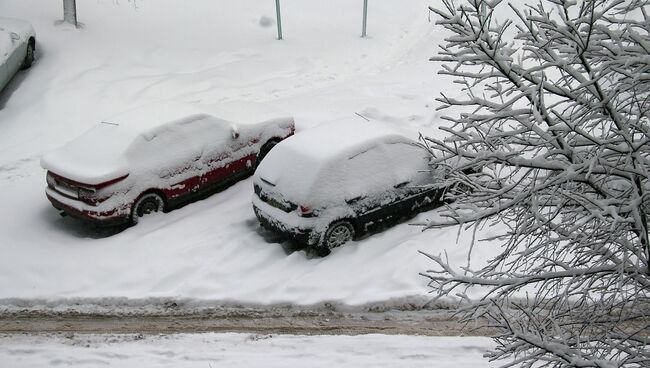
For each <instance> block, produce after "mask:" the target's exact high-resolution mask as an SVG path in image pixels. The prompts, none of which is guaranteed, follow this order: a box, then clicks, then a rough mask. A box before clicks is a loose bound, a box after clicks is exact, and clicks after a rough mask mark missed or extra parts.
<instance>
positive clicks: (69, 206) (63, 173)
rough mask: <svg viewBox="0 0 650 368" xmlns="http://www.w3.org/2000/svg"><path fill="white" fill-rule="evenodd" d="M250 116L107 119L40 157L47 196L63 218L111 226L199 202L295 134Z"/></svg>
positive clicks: (182, 110)
mask: <svg viewBox="0 0 650 368" xmlns="http://www.w3.org/2000/svg"><path fill="white" fill-rule="evenodd" d="M210 111H213V109H211V110H210ZM255 111H256V110H254V109H251V110H250V111H227V110H218V111H216V112H214V115H213V114H212V113H209V112H207V111H206V110H205V109H204V108H197V107H196V106H193V105H185V104H179V103H165V104H160V105H153V106H147V107H144V108H140V109H136V110H133V111H130V112H126V113H123V114H121V115H118V116H115V117H113V118H110V119H107V120H105V121H103V122H100V123H98V124H96V125H95V126H94V127H93V128H91V129H90V130H89V131H87V132H86V133H84V134H83V135H81V136H80V137H78V138H76V139H74V140H73V141H71V142H69V143H68V144H66V145H64V146H63V147H61V148H59V149H57V150H54V151H52V152H49V153H47V154H45V155H44V156H43V157H42V159H41V166H42V167H43V168H44V169H46V170H47V188H46V190H45V192H46V194H47V198H48V199H49V200H50V202H51V203H52V205H53V206H54V207H55V208H57V209H58V210H60V211H62V212H63V213H65V214H68V215H71V216H73V217H78V218H81V219H85V220H90V221H94V222H98V223H103V224H116V223H127V222H137V220H138V218H139V217H141V216H143V215H145V214H148V213H151V212H157V211H169V210H171V209H173V208H176V207H179V206H181V205H183V204H185V203H187V202H189V201H191V200H194V199H197V198H201V197H205V196H206V195H208V194H211V193H213V192H215V191H217V190H219V189H222V188H224V187H225V186H228V185H230V184H232V183H233V182H235V181H237V180H240V179H242V178H244V177H246V176H249V175H250V174H252V173H253V171H254V170H255V168H256V167H257V164H258V163H259V162H260V161H261V160H262V158H264V156H265V155H266V154H267V153H268V152H269V151H270V150H271V148H272V147H273V146H274V145H275V144H277V143H278V142H280V141H281V140H283V139H285V138H286V137H288V136H290V135H292V134H293V133H294V122H293V118H291V117H278V116H277V115H269V114H268V113H266V114H265V113H264V112H261V113H260V112H255Z"/></svg>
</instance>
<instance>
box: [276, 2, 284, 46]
mask: <svg viewBox="0 0 650 368" xmlns="http://www.w3.org/2000/svg"><path fill="white" fill-rule="evenodd" d="M275 17H276V21H277V22H278V40H281V39H282V17H281V16H280V0H275Z"/></svg>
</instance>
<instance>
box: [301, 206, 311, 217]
mask: <svg viewBox="0 0 650 368" xmlns="http://www.w3.org/2000/svg"><path fill="white" fill-rule="evenodd" d="M298 214H299V215H300V216H302V217H312V216H313V215H314V210H313V209H312V208H311V207H309V206H298Z"/></svg>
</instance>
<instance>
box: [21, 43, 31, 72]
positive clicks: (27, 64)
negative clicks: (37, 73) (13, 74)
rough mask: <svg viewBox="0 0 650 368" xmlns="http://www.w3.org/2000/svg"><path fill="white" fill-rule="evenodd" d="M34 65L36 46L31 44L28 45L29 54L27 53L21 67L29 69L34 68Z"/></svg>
mask: <svg viewBox="0 0 650 368" xmlns="http://www.w3.org/2000/svg"><path fill="white" fill-rule="evenodd" d="M32 63H34V44H33V43H32V42H29V43H28V44H27V52H25V59H24V60H23V65H22V66H21V67H22V68H23V69H27V68H29V67H31V66H32Z"/></svg>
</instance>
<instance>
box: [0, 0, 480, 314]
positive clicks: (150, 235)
mask: <svg viewBox="0 0 650 368" xmlns="http://www.w3.org/2000/svg"><path fill="white" fill-rule="evenodd" d="M428 3H429V2H428V1H427V0H411V1H408V2H403V1H397V0H376V1H373V2H372V4H371V8H370V10H369V37H368V38H366V39H363V38H361V37H359V33H360V23H361V22H360V21H361V5H362V3H361V2H360V1H359V2H358V4H357V2H354V1H349V0H332V1H327V2H322V1H310V2H308V3H307V2H305V1H303V0H285V1H283V2H282V4H283V27H284V33H285V34H284V36H285V39H284V40H283V41H278V40H276V39H275V28H274V26H273V22H274V12H275V9H274V4H273V2H272V1H262V0H251V1H212V0H195V1H193V2H192V6H191V7H190V6H188V5H187V4H186V3H185V2H184V1H181V0H156V1H153V0H138V1H130V2H119V3H118V2H115V1H104V0H98V1H87V2H79V4H78V6H79V17H80V19H79V20H80V22H82V23H83V26H82V27H81V28H80V29H76V30H75V29H71V28H69V27H68V26H65V25H60V24H58V23H57V22H56V20H57V19H60V18H61V16H62V14H61V9H60V5H61V4H60V2H57V1H54V2H42V1H40V0H3V1H0V14H2V15H3V16H10V17H16V18H22V19H27V20H29V21H31V22H32V23H33V25H34V27H35V29H36V32H37V35H38V47H37V49H38V51H37V52H38V53H37V61H36V62H35V64H34V66H33V67H32V69H30V70H28V71H26V72H22V73H20V74H19V76H18V77H17V78H15V79H14V81H13V82H12V83H11V84H10V85H9V87H8V88H7V89H5V90H4V91H2V92H0V204H1V206H2V212H1V213H2V214H1V215H0V216H1V224H2V225H0V226H1V227H0V229H1V230H0V254H1V256H0V299H2V300H3V303H4V304H7V303H9V304H11V303H15V302H16V300H17V299H20V303H21V305H25V304H29V303H30V300H33V299H39V300H40V301H39V303H42V302H43V301H46V302H48V303H53V304H55V305H61V303H65V301H66V300H67V301H68V302H70V303H75V302H79V301H80V299H91V300H98V299H100V300H120V302H121V303H125V302H126V303H129V302H128V301H129V300H143V299H147V298H182V299H195V300H199V301H226V300H227V301H240V302H251V303H276V302H289V303H299V304H311V303H318V302H323V301H337V302H341V303H347V304H360V303H364V302H371V301H386V300H395V299H397V300H403V299H405V298H411V297H418V298H420V297H422V296H426V293H427V292H428V289H427V286H426V279H425V278H424V277H422V276H420V275H419V274H418V273H419V272H422V271H424V270H426V269H427V267H428V266H429V265H430V264H429V262H427V259H426V257H424V256H422V255H420V254H419V253H418V250H426V251H428V252H432V253H441V252H443V251H445V250H446V251H447V252H448V254H449V257H450V259H456V260H457V261H458V262H459V263H461V264H464V263H465V262H466V259H465V257H466V255H465V254H464V252H463V251H464V249H463V248H462V247H461V246H459V245H457V244H456V240H457V239H456V237H457V235H458V234H457V229H445V230H430V231H426V232H422V231H421V228H420V227H417V226H411V225H410V224H409V223H404V224H401V225H398V226H396V227H394V228H392V229H390V230H388V231H385V232H383V233H380V234H376V235H372V236H370V237H368V238H366V239H363V240H361V241H358V242H354V243H352V244H351V245H348V246H345V247H342V248H340V249H337V250H336V251H335V252H333V253H332V254H331V255H330V256H328V257H326V258H312V257H308V256H307V255H306V254H305V252H304V251H295V249H292V247H291V245H290V244H289V243H286V242H282V241H280V240H279V239H277V238H275V237H274V236H273V235H271V234H269V233H267V232H264V231H262V230H260V227H259V225H258V223H257V220H256V219H255V215H254V213H253V210H252V207H251V196H252V183H251V179H250V178H249V179H246V180H244V181H242V182H239V183H237V184H235V185H233V186H232V187H230V188H228V189H227V190H225V191H223V192H221V193H218V194H216V195H214V196H212V197H210V198H208V199H206V200H202V201H199V202H196V203H193V204H190V205H188V206H186V207H184V208H181V209H179V210H175V211H173V212H171V213H168V214H160V215H155V216H152V217H151V218H146V219H144V220H143V221H142V222H141V223H139V224H138V225H137V226H135V227H131V228H128V229H126V230H124V231H121V232H114V231H110V230H103V229H97V228H93V227H90V226H88V225H85V224H82V223H79V222H78V221H76V220H73V219H70V218H61V217H60V216H59V215H58V214H57V212H56V211H55V210H54V209H53V208H52V207H51V206H50V204H49V202H48V201H47V199H46V198H45V194H44V188H45V173H44V170H43V169H41V168H40V166H39V159H40V157H41V156H42V154H43V153H44V152H47V151H49V150H52V149H54V148H56V147H58V146H60V145H62V144H64V143H65V142H67V141H69V140H71V139H73V138H75V137H76V136H78V135H79V134H81V133H82V132H84V131H85V130H86V129H88V128H90V127H91V126H92V125H93V124H94V123H96V122H97V121H100V120H101V119H103V118H105V117H107V116H110V115H113V114H115V113H117V112H120V111H124V110H128V109H131V108H133V107H137V106H140V105H143V104H148V103H152V102H159V101H166V100H175V101H182V102H195V103H202V104H218V103H221V102H230V101H252V102H256V103H267V104H271V105H274V106H275V107H277V108H280V109H282V110H284V111H288V112H291V113H292V114H293V115H294V117H295V121H296V126H297V131H298V134H299V133H300V131H301V130H306V129H309V128H311V127H313V126H316V125H318V124H321V123H324V122H328V121H332V120H336V119H339V118H345V117H351V116H354V113H355V112H359V113H361V114H363V115H365V116H367V117H369V118H373V119H376V120H380V121H383V122H386V123H389V124H399V125H400V126H406V127H409V128H411V129H413V130H414V131H422V132H424V133H426V134H430V135H436V134H439V133H437V129H436V128H437V127H438V126H439V124H441V122H440V119H439V117H438V115H437V114H436V112H435V104H434V101H433V99H434V97H435V96H436V95H437V94H438V93H439V92H440V91H442V90H445V92H446V93H452V94H453V93H454V92H453V90H450V89H451V88H452V87H449V86H450V84H449V83H448V81H446V80H445V79H444V78H442V77H441V76H437V75H436V74H435V73H436V68H437V67H436V65H435V64H432V63H430V62H429V61H428V58H429V57H430V56H431V55H433V53H434V50H435V47H436V44H437V43H438V40H439V39H440V38H441V37H442V36H441V34H440V33H439V32H436V30H435V29H434V27H433V24H432V23H431V22H430V20H429V18H428V17H429V14H428V9H427V5H428ZM269 23H271V25H269ZM343 133H344V132H343ZM434 212H435V211H433V212H429V213H424V214H421V215H419V216H418V217H416V218H415V219H413V220H412V221H411V222H418V221H423V220H425V219H426V218H428V217H431V216H434V215H435V214H434ZM465 236H466V235H465V234H461V242H462V239H464V237H465ZM467 236H471V234H469V235H467ZM111 298H112V299H111Z"/></svg>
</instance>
